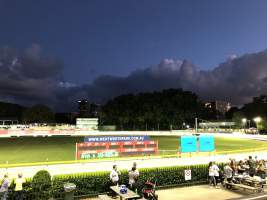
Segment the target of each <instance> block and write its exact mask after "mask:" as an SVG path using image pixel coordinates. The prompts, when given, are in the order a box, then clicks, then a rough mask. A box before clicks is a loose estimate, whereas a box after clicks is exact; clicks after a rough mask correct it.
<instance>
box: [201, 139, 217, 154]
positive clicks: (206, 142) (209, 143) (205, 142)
mask: <svg viewBox="0 0 267 200" xmlns="http://www.w3.org/2000/svg"><path fill="white" fill-rule="evenodd" d="M214 150H215V145H214V136H213V135H201V136H200V137H199V151H201V152H208V151H214Z"/></svg>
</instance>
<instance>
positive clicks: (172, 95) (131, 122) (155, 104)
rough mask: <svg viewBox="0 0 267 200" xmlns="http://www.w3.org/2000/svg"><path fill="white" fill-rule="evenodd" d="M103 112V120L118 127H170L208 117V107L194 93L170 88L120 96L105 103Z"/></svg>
mask: <svg viewBox="0 0 267 200" xmlns="http://www.w3.org/2000/svg"><path fill="white" fill-rule="evenodd" d="M101 116H102V117H101V121H102V122H103V124H105V125H110V124H113V125H116V126H117V127H118V129H126V130H131V129H135V130H137V129H139V130H157V129H165V130H166V129H170V127H172V128H173V129H178V128H182V124H183V122H187V123H191V124H194V118H195V117H202V118H203V117H205V108H204V105H203V104H202V103H201V102H200V101H199V99H198V97H197V95H195V94H194V93H192V92H188V91H183V90H181V89H168V90H163V91H162V92H153V93H139V94H136V95H134V94H126V95H121V96H118V97H116V98H114V99H113V100H110V101H108V102H107V103H106V105H104V106H103V108H102V113H101Z"/></svg>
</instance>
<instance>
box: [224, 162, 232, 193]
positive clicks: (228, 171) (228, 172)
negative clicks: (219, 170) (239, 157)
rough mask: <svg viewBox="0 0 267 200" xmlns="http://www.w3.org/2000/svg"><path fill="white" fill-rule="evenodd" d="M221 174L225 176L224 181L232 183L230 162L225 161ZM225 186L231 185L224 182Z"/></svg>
mask: <svg viewBox="0 0 267 200" xmlns="http://www.w3.org/2000/svg"><path fill="white" fill-rule="evenodd" d="M223 174H224V177H225V180H224V182H227V183H232V179H233V169H232V168H231V167H230V164H228V163H226V165H225V166H224V168H223ZM225 186H226V188H228V189H230V188H231V186H230V185H229V184H225Z"/></svg>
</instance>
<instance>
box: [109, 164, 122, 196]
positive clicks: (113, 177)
mask: <svg viewBox="0 0 267 200" xmlns="http://www.w3.org/2000/svg"><path fill="white" fill-rule="evenodd" d="M119 175H120V172H119V171H118V169H117V165H113V168H112V170H111V172H110V175H109V178H110V181H111V186H117V185H118V183H119ZM111 196H112V198H116V196H117V194H116V192H114V191H113V190H111Z"/></svg>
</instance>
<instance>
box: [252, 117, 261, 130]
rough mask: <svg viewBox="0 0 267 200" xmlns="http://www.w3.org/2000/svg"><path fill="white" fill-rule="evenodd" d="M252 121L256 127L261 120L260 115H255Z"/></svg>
mask: <svg viewBox="0 0 267 200" xmlns="http://www.w3.org/2000/svg"><path fill="white" fill-rule="evenodd" d="M253 121H254V122H255V123H256V128H257V129H258V125H259V123H260V122H261V117H255V118H254V119H253Z"/></svg>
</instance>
